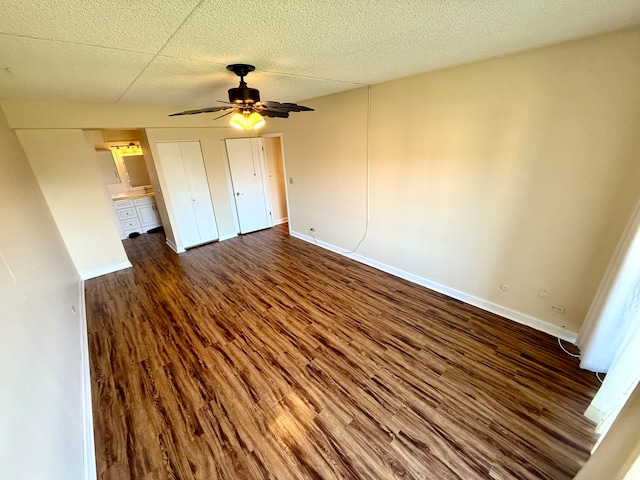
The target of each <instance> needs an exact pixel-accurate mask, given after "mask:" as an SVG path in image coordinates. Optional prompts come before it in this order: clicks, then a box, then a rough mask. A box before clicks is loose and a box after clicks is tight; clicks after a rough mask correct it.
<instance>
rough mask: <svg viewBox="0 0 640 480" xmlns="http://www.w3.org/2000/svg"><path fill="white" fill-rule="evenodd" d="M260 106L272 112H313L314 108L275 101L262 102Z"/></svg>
mask: <svg viewBox="0 0 640 480" xmlns="http://www.w3.org/2000/svg"><path fill="white" fill-rule="evenodd" d="M260 105H262V106H263V107H265V108H267V109H270V110H284V111H288V112H313V111H314V110H313V108H310V107H305V106H304V105H298V104H296V103H280V102H273V101H266V102H260Z"/></svg>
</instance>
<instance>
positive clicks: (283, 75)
mask: <svg viewBox="0 0 640 480" xmlns="http://www.w3.org/2000/svg"><path fill="white" fill-rule="evenodd" d="M157 57H162V58H172V59H178V60H189V61H191V62H200V63H208V64H210V65H216V66H219V67H222V68H224V69H226V67H227V64H226V63H219V62H214V61H211V60H201V59H199V58H190V57H181V56H178V55H167V54H163V53H159V54H157V55H156V58H157ZM255 71H256V72H257V73H266V74H269V75H275V76H278V77H290V78H301V79H304V80H318V81H321V82H335V83H345V84H348V85H358V86H361V87H366V86H367V85H369V84H368V83H360V82H349V81H347V80H336V79H333V78H321V77H311V76H308V75H297V74H295V73H282V72H273V71H270V70H260V68H256V70H255Z"/></svg>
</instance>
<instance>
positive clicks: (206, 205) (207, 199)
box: [180, 142, 218, 245]
mask: <svg viewBox="0 0 640 480" xmlns="http://www.w3.org/2000/svg"><path fill="white" fill-rule="evenodd" d="M180 153H181V154H182V161H183V163H184V170H185V172H186V177H187V182H188V183H189V192H190V193H191V199H192V204H193V213H194V215H195V219H196V224H197V228H198V233H199V235H200V242H199V243H204V242H211V241H213V240H217V239H218V228H217V226H216V220H215V214H214V212H213V204H212V203H211V191H210V190H209V182H208V181H207V173H206V171H205V169H204V159H203V158H202V150H201V149H200V142H180ZM192 245H193V244H192Z"/></svg>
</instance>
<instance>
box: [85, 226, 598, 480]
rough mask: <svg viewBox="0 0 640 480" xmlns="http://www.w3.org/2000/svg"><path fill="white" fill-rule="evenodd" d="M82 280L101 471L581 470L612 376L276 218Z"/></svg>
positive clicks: (314, 474) (134, 475)
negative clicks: (324, 245)
mask: <svg viewBox="0 0 640 480" xmlns="http://www.w3.org/2000/svg"><path fill="white" fill-rule="evenodd" d="M164 240H165V239H164V236H163V235H162V234H147V235H142V236H140V237H138V238H135V239H127V240H125V241H124V244H125V248H126V251H127V254H128V256H129V259H130V260H131V262H132V263H133V265H134V267H133V268H132V269H128V270H125V271H120V272H116V273H112V274H109V275H104V276H102V277H99V278H95V279H92V280H88V281H87V282H86V284H85V287H86V305H87V322H88V331H89V346H90V363H91V381H92V395H93V412H94V428H95V438H96V458H97V471H98V476H99V478H100V479H102V480H134V479H135V480H158V479H174V480H191V479H198V480H200V479H202V480H204V479H207V480H212V479H230V480H232V479H243V480H251V479H278V480H286V479H393V478H403V479H465V480H468V479H494V480H507V479H552V480H562V479H570V478H572V477H573V476H574V475H575V474H576V473H577V471H578V470H579V469H580V467H581V466H582V465H583V464H584V462H585V461H586V460H587V458H588V456H589V451H590V449H591V447H592V446H593V444H594V442H595V436H594V434H593V428H594V426H593V425H592V424H591V423H590V422H588V421H587V420H586V419H585V418H584V416H583V412H584V411H585V409H586V408H587V406H588V404H589V402H590V401H591V398H592V397H593V395H594V394H595V392H596V390H597V388H598V386H599V384H598V382H597V380H596V379H595V377H594V376H593V374H591V373H590V372H585V371H582V370H580V369H579V368H578V362H577V360H576V359H575V358H571V357H569V356H567V355H565V354H564V353H563V352H562V351H561V350H560V348H559V347H558V344H557V342H556V339H555V338H553V337H550V336H548V335H545V334H543V333H540V332H537V331H534V330H532V329H530V328H528V327H525V326H522V325H518V324H516V323H513V322H511V321H508V320H506V319H503V318H501V317H499V316H497V315H493V314H490V313H487V312H484V311H482V310H479V309H477V308H475V307H472V306H470V305H467V304H464V303H462V302H459V301H456V300H453V299H451V298H448V297H446V296H445V295H442V294H439V293H435V292H433V291H431V290H428V289H426V288H423V287H420V286H417V285H413V284H411V283H409V282H406V281H404V280H401V279H398V278H395V277H393V276H390V275H387V274H385V273H383V272H380V271H377V270H375V269H373V268H370V267H367V266H365V265H362V264H359V263H357V262H354V261H352V260H349V259H347V258H345V257H343V256H340V255H337V254H334V253H331V252H328V251H326V250H323V249H321V248H319V247H317V246H315V245H312V244H308V243H306V242H303V241H301V240H298V239H295V238H292V237H290V236H289V235H288V233H287V229H286V227H284V226H278V227H274V228H272V229H269V230H264V231H260V232H256V233H252V234H249V235H245V236H240V237H237V238H234V239H231V240H227V241H224V242H219V243H212V244H209V245H204V246H201V247H198V248H194V249H191V250H189V251H187V252H186V253H183V254H181V255H176V254H174V253H173V252H172V251H171V250H170V249H169V248H168V247H167V246H166V245H165V244H164Z"/></svg>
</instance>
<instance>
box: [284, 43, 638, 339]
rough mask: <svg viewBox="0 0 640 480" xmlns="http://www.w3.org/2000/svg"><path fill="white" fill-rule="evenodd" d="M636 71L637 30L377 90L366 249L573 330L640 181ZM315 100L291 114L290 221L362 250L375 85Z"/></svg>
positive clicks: (469, 295)
mask: <svg viewBox="0 0 640 480" xmlns="http://www.w3.org/2000/svg"><path fill="white" fill-rule="evenodd" d="M639 80H640V31H639V30H632V31H625V32H618V33H614V34H609V35H603V36H599V37H593V38H589V39H585V40H581V41H577V42H571V43H566V44H562V45H558V46H554V47H550V48H544V49H539V50H535V51H530V52H525V53H522V54H518V55H512V56H508V57H504V58H498V59H494V60H490V61H485V62H480V63H475V64H470V65H465V66H461V67H457V68H451V69H447V70H442V71H438V72H433V73H430V74H424V75H419V76H415V77H411V78H407V79H403V80H398V81H394V82H388V83H384V84H380V85H375V86H373V87H372V88H371V97H370V104H371V111H370V124H371V128H370V131H369V135H368V137H369V142H368V152H369V173H370V179H369V187H370V191H369V198H370V224H369V226H368V233H367V236H366V239H365V241H364V242H363V243H362V245H361V247H360V248H359V249H358V253H359V254H360V255H362V256H363V257H364V260H368V261H372V262H374V263H378V264H382V265H383V266H385V265H386V266H387V267H390V268H389V269H390V270H395V271H397V272H400V273H402V272H403V273H404V274H406V275H407V276H409V277H412V278H414V279H416V280H418V281H422V283H425V284H427V285H432V286H434V287H436V288H438V289H441V290H442V291H445V292H446V293H450V294H453V295H454V296H458V297H459V298H462V299H464V300H465V301H470V302H472V303H476V304H479V305H482V306H484V307H487V308H489V309H493V310H494V311H498V312H500V313H504V314H507V315H508V316H511V317H512V318H516V319H518V320H520V321H523V322H525V323H527V322H530V323H534V324H536V323H537V326H538V327H542V328H543V329H546V330H547V331H551V332H553V333H558V334H562V333H563V332H564V333H566V335H565V337H568V338H572V337H573V338H575V336H574V334H575V332H577V331H578V329H579V328H580V325H581V323H582V321H583V318H584V316H585V314H586V311H587V309H588V307H589V305H590V302H591V300H592V298H593V295H594V293H595V291H596V288H597V286H598V284H599V282H600V279H601V277H602V275H603V273H604V270H605V268H606V265H607V263H608V261H609V258H610V257H611V254H612V252H613V250H614V248H615V245H616V242H617V240H618V238H619V237H620V235H621V234H622V231H623V229H624V226H625V224H626V222H627V220H628V218H629V216H630V214H631V212H632V209H633V206H634V204H635V202H636V201H637V199H638V196H639V192H640V168H638V159H639V158H640V141H639V140H638V139H639V138H640V137H639V136H638V132H640V89H638V83H639ZM304 103H305V104H308V105H309V106H311V107H314V108H315V109H316V111H315V112H309V113H304V114H293V115H292V118H291V119H290V120H287V122H281V125H282V131H283V135H284V140H285V146H286V166H287V174H288V176H289V177H292V178H293V184H291V183H289V184H288V191H289V209H290V214H291V218H290V225H291V228H292V230H293V231H294V232H298V233H299V234H302V235H307V236H308V235H309V228H311V227H314V228H315V237H316V238H317V239H318V241H319V242H320V243H322V242H326V244H327V245H328V246H330V247H335V248H337V249H342V250H351V249H353V248H354V247H355V246H356V245H357V243H358V241H359V239H360V238H361V237H362V235H363V233H364V231H365V225H366V210H367V209H366V198H367V191H366V186H367V161H366V160H367V131H366V124H367V105H368V95H367V89H366V88H363V89H359V90H355V91H350V92H346V93H342V94H338V95H332V96H329V97H322V98H318V99H314V100H310V101H306V102H304ZM293 117H295V118H293ZM501 284H508V285H509V288H510V290H509V291H506V292H505V291H502V290H501V289H500V285H501ZM540 287H545V288H547V289H549V290H550V294H549V296H548V298H541V297H539V296H538V291H539V289H540ZM553 304H559V305H563V306H564V307H566V313H565V314H564V315H561V314H558V313H554V312H552V311H551V310H550V306H551V305H553ZM540 322H542V323H540Z"/></svg>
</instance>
